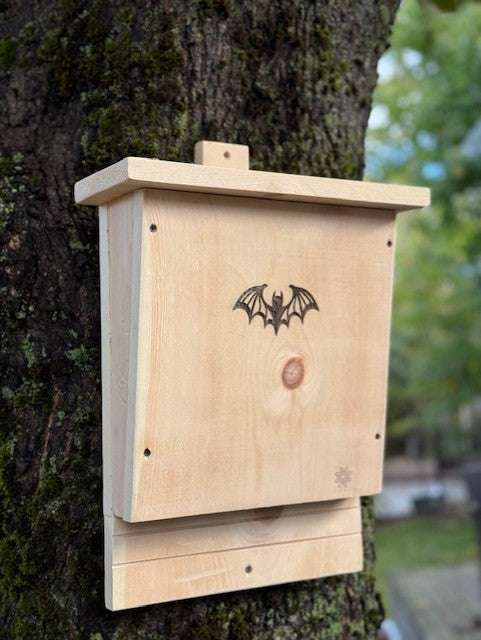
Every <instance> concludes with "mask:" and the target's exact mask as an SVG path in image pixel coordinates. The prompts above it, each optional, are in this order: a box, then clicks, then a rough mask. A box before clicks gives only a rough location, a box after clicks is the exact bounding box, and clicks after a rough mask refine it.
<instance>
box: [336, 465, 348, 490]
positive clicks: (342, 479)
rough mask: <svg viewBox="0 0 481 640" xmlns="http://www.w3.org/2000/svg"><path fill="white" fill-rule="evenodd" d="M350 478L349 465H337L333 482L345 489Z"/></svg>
mask: <svg viewBox="0 0 481 640" xmlns="http://www.w3.org/2000/svg"><path fill="white" fill-rule="evenodd" d="M351 480H352V472H351V470H350V469H349V467H339V470H338V471H336V478H335V483H336V484H337V486H338V487H339V488H341V487H342V488H343V489H345V488H346V487H347V485H348V484H349V483H350V482H351Z"/></svg>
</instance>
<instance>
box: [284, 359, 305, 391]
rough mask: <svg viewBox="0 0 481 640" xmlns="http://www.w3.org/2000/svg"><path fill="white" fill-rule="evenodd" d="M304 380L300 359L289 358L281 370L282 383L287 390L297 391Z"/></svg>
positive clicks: (302, 364)
mask: <svg viewBox="0 0 481 640" xmlns="http://www.w3.org/2000/svg"><path fill="white" fill-rule="evenodd" d="M303 380H304V363H303V362H302V358H290V359H289V360H288V361H287V362H286V364H285V365H284V369H283V370H282V382H283V384H284V386H285V387H286V388H287V389H297V387H298V386H299V385H300V384H301V383H302V381H303Z"/></svg>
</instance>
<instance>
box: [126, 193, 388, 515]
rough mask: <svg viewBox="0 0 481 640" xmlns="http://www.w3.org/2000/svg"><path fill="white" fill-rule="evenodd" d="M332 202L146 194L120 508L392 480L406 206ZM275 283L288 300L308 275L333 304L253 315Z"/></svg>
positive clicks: (220, 501) (327, 491)
mask: <svg viewBox="0 0 481 640" xmlns="http://www.w3.org/2000/svg"><path fill="white" fill-rule="evenodd" d="M320 208H321V207H320V206H319V205H311V204H301V203H276V205H275V207H273V206H272V204H271V203H269V202H266V201H263V200H257V201H255V200H252V199H250V200H246V199H245V198H233V197H229V198H227V197H223V196H212V195H200V194H195V195H194V194H187V193H183V194H181V193H178V192H168V191H156V190H148V191H145V192H144V201H143V205H142V211H143V213H142V225H141V227H142V237H141V240H140V241H139V242H140V244H141V247H142V248H141V273H140V287H139V291H140V297H139V302H138V309H139V317H138V334H137V339H136V343H137V347H138V351H137V360H136V366H135V371H133V369H132V368H131V372H130V375H131V378H130V379H131V381H132V386H131V389H130V391H131V393H132V394H133V396H132V401H129V403H130V405H131V407H132V411H133V413H132V414H131V419H129V420H128V426H127V429H128V433H127V443H128V444H127V447H126V467H125V476H124V509H123V513H122V514H117V515H123V517H124V519H126V520H128V521H131V522H137V521H147V520H158V519H162V518H174V517H182V516H190V515H197V514H205V513H215V512H224V511H233V510H241V509H251V508H260V507H268V506H276V505H286V504H296V503H304V502H311V501H312V502H315V501H320V500H333V499H338V498H344V497H349V496H360V495H368V494H373V493H377V492H378V491H379V490H380V488H381V477H382V461H383V449H384V422H385V402H386V400H385V398H386V386H387V365H388V350H389V328H390V326H389V325H390V306H391V290H392V267H393V253H394V246H393V244H391V246H390V245H389V243H394V235H393V234H394V224H393V223H394V217H395V216H394V214H393V213H392V212H384V213H381V212H379V211H376V212H373V211H369V210H364V213H363V214H362V215H360V213H359V211H358V210H349V209H347V208H343V209H339V208H335V207H322V209H323V210H322V215H318V213H319V209H320ZM152 225H155V229H156V231H155V232H152V231H151V226H152ZM262 283H268V285H269V287H268V288H267V289H266V290H265V293H266V298H267V299H268V300H270V297H271V296H272V293H273V291H274V290H277V291H278V292H279V291H280V290H282V291H283V292H284V296H285V301H286V302H287V301H288V296H289V291H290V290H289V284H294V285H296V286H302V287H304V288H306V289H308V290H309V291H310V292H311V293H312V295H313V296H314V297H315V299H316V301H317V303H318V305H319V311H314V310H312V311H309V312H308V313H307V315H306V317H305V319H304V323H301V321H300V320H299V319H298V318H296V317H294V318H293V319H292V320H291V323H290V326H289V327H288V328H287V327H285V326H281V327H280V330H279V333H278V335H275V334H274V331H273V329H272V327H270V326H267V327H264V325H263V322H262V319H261V318H259V317H256V318H254V319H253V321H252V323H251V324H249V322H248V318H247V314H246V313H245V312H244V311H243V310H242V309H236V310H235V311H233V306H234V304H235V302H236V300H237V299H238V298H239V296H240V295H241V294H242V292H243V291H245V290H246V289H247V288H249V287H251V286H254V285H258V284H262ZM292 359H298V360H299V361H301V362H302V364H303V368H304V378H303V381H302V384H300V386H298V387H297V388H294V389H291V388H288V387H287V386H286V385H285V384H284V383H283V379H282V374H283V369H284V367H285V366H286V363H287V362H288V361H290V360H292ZM134 386H135V388H134ZM134 399H135V405H134ZM129 410H130V409H129ZM147 449H148V450H149V452H150V455H149V456H148V457H146V456H145V455H144V452H145V451H146V450H147ZM117 489H118V487H117V486H115V487H114V491H116V490H117ZM119 490H120V489H119Z"/></svg>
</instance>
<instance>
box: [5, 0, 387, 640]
mask: <svg viewBox="0 0 481 640" xmlns="http://www.w3.org/2000/svg"><path fill="white" fill-rule="evenodd" d="M397 4H398V0H383V1H381V2H380V1H378V0H363V1H362V2H350V1H348V0H279V1H278V2H272V1H271V0H246V1H244V2H233V0H232V1H231V0H190V1H189V2H187V1H186V0H177V1H176V2H175V3H174V2H172V3H171V2H168V1H166V0H158V1H157V2H153V1H150V0H139V1H138V2H129V1H127V0H115V1H113V0H34V1H33V2H32V3H26V2H25V3H22V2H19V1H17V2H15V1H12V0H0V96H1V100H0V130H1V138H0V234H1V246H2V253H1V256H0V292H1V305H0V327H1V335H2V342H1V353H0V356H1V363H0V365H1V369H0V370H1V374H2V380H1V382H0V391H1V396H0V401H1V410H0V419H1V429H0V507H1V508H0V638H1V639H2V640H6V639H8V640H17V639H22V640H23V639H27V638H28V639H29V640H34V639H36V638H41V639H42V640H49V639H54V640H59V639H61V638H69V639H77V638H79V639H80V638H82V639H84V638H85V639H89V640H101V639H107V638H109V639H110V638H112V639H115V640H124V639H129V640H137V639H138V640H140V639H141V638H144V639H147V638H148V639H149V640H156V639H158V640H160V639H162V640H164V639H165V640H177V639H182V640H197V639H198V640H252V639H257V640H267V639H269V640H271V639H291V638H299V639H302V640H310V639H314V638H316V639H325V640H334V639H338V638H345V639H349V640H353V639H355V638H374V637H375V635H376V629H377V628H378V626H379V623H380V620H381V618H382V606H381V604H380V601H379V598H378V596H377V595H376V590H375V584H374V578H373V547H372V516H371V513H370V510H369V508H366V509H365V524H366V532H365V538H366V550H365V556H366V570H365V571H364V572H363V573H362V574H360V575H352V576H347V577H336V578H331V579H327V580H320V581H312V582H308V583H301V584H292V585H287V586H283V587H276V588H269V589H260V590H253V591H248V592H242V593H234V594H232V595H226V596H216V597H211V598H205V599H199V600H194V601H186V602H181V603H176V604H170V605H162V606H154V607H148V608H144V609H139V610H133V611H126V612H122V613H117V614H111V613H109V612H107V611H106V610H105V609H104V606H103V565H102V562H103V558H102V526H101V456H100V450H101V446H100V445H101V428H100V358H99V274H98V256H97V217H96V212H95V210H94V209H91V208H87V207H76V206H75V205H74V204H73V202H72V186H73V184H74V182H75V180H77V179H79V178H80V177H83V176H85V175H87V174H88V173H91V172H92V171H94V170H96V169H99V168H101V167H103V166H105V165H107V164H110V163H112V162H115V161H117V160H119V159H120V158H122V157H123V156H126V155H139V156H153V157H160V158H163V159H168V160H181V161H187V162H189V161H191V159H192V153H193V144H194V142H195V141H196V140H198V139H202V138H203V139H211V140H223V141H228V142H238V143H244V144H249V145H250V147H251V150H252V156H253V162H252V165H253V168H256V169H267V170H272V171H288V172H292V173H298V172H299V173H305V174H315V175H324V176H336V177H343V178H359V177H360V176H361V173H362V167H363V140H364V134H365V129H366V123H367V119H368V115H369V110H370V102H371V95H372V92H373V89H374V86H375V82H376V64H377V61H378V58H379V56H380V55H381V53H382V52H383V51H384V49H385V48H386V45H387V41H388V37H389V33H390V27H391V23H392V21H393V19H394V14H395V11H396V9H397Z"/></svg>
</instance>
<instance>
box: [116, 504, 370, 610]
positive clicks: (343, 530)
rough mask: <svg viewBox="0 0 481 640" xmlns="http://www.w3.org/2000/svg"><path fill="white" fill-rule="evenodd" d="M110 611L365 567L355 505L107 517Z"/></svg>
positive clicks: (318, 505) (357, 511)
mask: <svg viewBox="0 0 481 640" xmlns="http://www.w3.org/2000/svg"><path fill="white" fill-rule="evenodd" d="M105 532H106V536H107V537H108V538H109V540H110V542H111V544H110V548H109V549H108V551H107V554H106V561H107V563H106V572H107V575H106V602H107V606H108V607H109V608H110V609H114V610H116V609H123V608H127V607H136V606H141V605H145V604H151V603H155V602H166V601H169V600H177V599H183V598H191V597H196V596H201V595H208V594H210V593H220V592H224V591H232V590H237V589H245V588H251V587H259V586H266V585H269V584H276V583H280V582H288V581H289V582H291V581H295V580H306V579H310V578H316V577H321V576H326V575H332V574H334V573H344V572H348V571H359V570H361V569H362V562H363V558H362V537H361V515H360V506H359V500H358V499H351V500H349V499H348V500H342V501H338V502H334V503H322V504H311V505H296V506H295V507H285V508H280V509H274V510H271V509H261V510H257V511H254V512H237V513H230V514H215V515H211V516H203V517H195V518H177V519H175V520H164V521H162V522H156V523H138V524H129V523H125V522H123V521H122V520H120V519H118V518H115V517H113V518H112V517H106V518H105Z"/></svg>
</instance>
